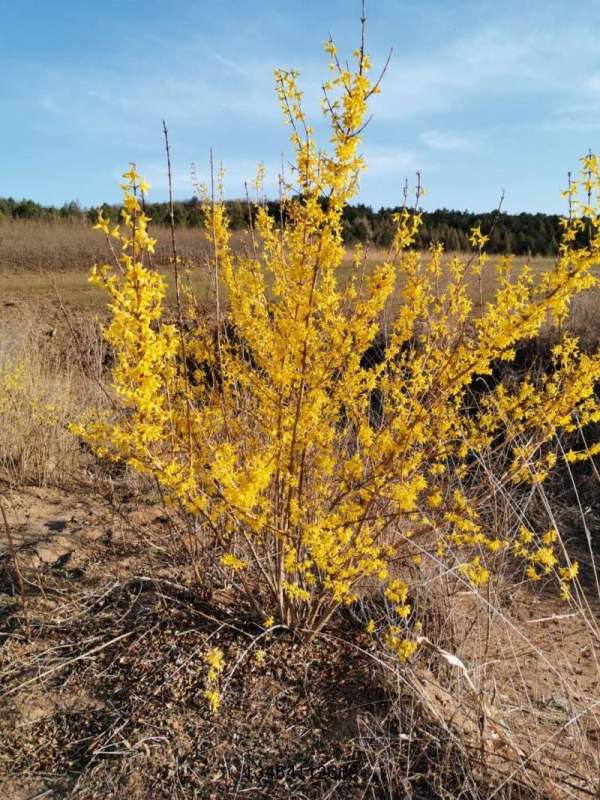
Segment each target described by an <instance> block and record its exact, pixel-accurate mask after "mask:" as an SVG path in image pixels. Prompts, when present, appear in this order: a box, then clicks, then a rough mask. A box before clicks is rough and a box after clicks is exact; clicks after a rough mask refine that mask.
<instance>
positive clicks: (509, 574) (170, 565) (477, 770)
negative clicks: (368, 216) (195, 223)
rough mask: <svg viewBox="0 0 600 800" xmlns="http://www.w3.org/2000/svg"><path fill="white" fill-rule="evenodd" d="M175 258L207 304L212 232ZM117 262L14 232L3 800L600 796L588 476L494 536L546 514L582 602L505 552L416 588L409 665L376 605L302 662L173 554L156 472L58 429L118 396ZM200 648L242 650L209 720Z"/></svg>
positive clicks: (85, 243)
mask: <svg viewBox="0 0 600 800" xmlns="http://www.w3.org/2000/svg"><path fill="white" fill-rule="evenodd" d="M158 239H159V243H160V244H159V247H158V253H157V256H156V259H155V263H156V265H157V266H158V267H159V268H161V269H163V270H164V271H165V274H167V276H168V280H169V281H170V284H169V286H170V292H169V296H168V302H169V303H172V302H173V281H172V276H171V275H170V271H169V268H168V266H167V264H168V253H169V251H168V232H167V231H163V230H160V231H158ZM245 246H247V241H246V240H245V239H244V237H243V236H241V235H240V236H239V237H238V239H237V242H236V247H238V248H240V249H243V248H244V247H245ZM178 247H179V252H180V254H181V256H182V258H183V260H184V263H185V264H186V266H187V267H188V268H189V275H190V280H191V282H192V285H193V287H194V289H195V291H196V292H197V294H198V295H199V296H200V298H201V299H202V297H206V298H208V297H209V295H210V292H211V285H210V280H209V277H208V274H207V271H206V267H205V253H206V251H205V245H204V244H202V240H201V235H200V233H199V232H198V231H189V230H185V231H178ZM383 255H384V254H382V253H378V252H374V253H371V254H370V256H369V258H370V259H372V260H373V261H376V260H377V259H380V258H381V257H382V256H383ZM105 257H106V251H105V246H104V243H103V240H102V237H101V236H100V235H99V234H98V233H97V232H90V231H89V230H88V228H87V227H81V226H78V225H70V224H65V225H58V226H51V225H47V224H41V223H40V224H37V223H11V224H10V225H6V224H5V225H1V226H0V376H2V369H3V367H6V365H8V364H10V365H15V364H19V365H21V369H22V379H21V380H20V383H19V389H18V392H17V393H16V394H15V398H16V399H15V400H14V401H13V402H12V403H9V404H7V405H4V406H0V503H1V505H2V512H3V516H2V517H0V796H1V797H6V798H10V800H33V799H34V798H39V799H40V800H41V798H48V799H49V798H62V797H69V798H78V799H80V800H90V799H91V798H105V797H112V798H128V799H129V800H145V798H152V799H153V800H154V798H171V797H175V798H181V800H183V798H192V797H198V798H215V800H217V798H218V799H219V800H220V798H248V799H249V800H255V799H257V800H258V798H265V800H266V799H267V798H292V797H293V798H332V799H333V798H352V799H355V800H358V799H359V798H388V799H389V800H392V798H414V800H417V799H419V800H426V799H428V798H445V799H446V800H451V798H456V799H457V800H458V798H464V799H465V800H475V798H480V799H481V800H484V799H485V798H489V799H490V800H491V799H492V798H499V799H502V800H545V799H546V798H548V800H559V798H560V800H562V799H563V798H579V799H580V800H584V798H594V797H596V798H597V797H600V625H599V621H600V615H599V614H600V587H599V584H598V571H597V561H598V553H599V551H598V536H599V535H600V474H599V473H598V469H597V466H596V464H595V463H594V462H593V461H592V462H591V463H590V464H587V465H584V466H581V465H577V467H578V468H577V469H575V468H573V469H571V468H563V469H562V471H560V472H559V474H558V475H557V476H556V477H555V478H552V479H551V480H550V481H549V482H548V483H547V484H545V485H544V486H543V487H542V486H538V487H535V488H534V489H532V490H531V493H530V494H529V495H523V494H515V495H514V496H502V495H499V496H497V497H494V499H493V502H494V503H495V519H496V524H497V526H498V529H499V530H501V529H502V526H503V525H504V524H506V520H507V519H508V518H509V517H510V516H511V514H513V513H516V512H519V511H520V508H521V506H522V510H523V512H524V513H525V512H526V513H527V515H528V517H529V518H530V519H533V520H536V519H538V520H542V519H548V518H550V519H552V520H553V522H554V524H555V525H556V528H557V530H558V531H559V532H560V535H561V539H562V541H563V542H564V543H565V545H568V546H569V548H570V552H573V553H574V554H575V555H576V556H577V558H578V560H579V562H580V563H581V565H582V566H581V574H580V576H579V578H578V580H577V581H576V585H575V589H574V592H573V597H572V599H571V600H570V601H569V602H563V601H561V600H560V599H559V597H558V594H557V591H556V588H555V586H554V585H551V583H550V581H549V580H546V579H544V580H541V581H540V582H538V583H536V584H531V583H526V582H525V581H524V580H523V578H522V575H521V574H519V573H517V571H516V570H515V569H514V567H513V566H511V564H509V563H506V564H503V563H501V564H500V568H499V569H498V571H497V574H496V575H494V577H493V579H492V580H491V581H490V583H489V584H488V585H487V586H484V587H480V588H476V587H473V586H471V585H470V584H469V583H468V582H467V581H466V580H465V579H464V577H461V575H460V573H459V572H457V571H452V570H446V569H445V567H443V565H442V564H441V563H439V564H436V563H432V564H431V565H430V566H429V567H428V568H427V569H424V570H423V572H422V573H421V577H420V579H419V581H418V582H417V583H416V585H415V589H414V597H412V598H411V599H412V602H413V605H414V608H415V610H416V616H417V618H418V619H419V620H420V621H421V623H422V624H423V629H424V631H426V633H427V637H426V639H424V640H423V642H422V646H421V647H420V648H419V651H418V652H417V655H416V656H415V657H414V659H412V660H411V661H410V662H408V663H407V664H403V665H400V666H398V665H397V664H396V663H395V662H394V661H393V659H391V658H389V657H388V656H386V655H385V654H384V653H383V652H382V649H381V648H380V647H379V645H378V643H377V641H376V640H374V639H373V638H372V637H371V636H369V635H367V634H366V633H365V622H366V620H367V619H369V618H370V617H371V616H374V615H376V614H384V615H385V613H386V609H385V607H384V606H383V605H382V603H383V601H382V598H381V597H380V596H378V595H376V594H373V595H372V596H369V595H368V594H367V595H365V596H364V597H362V598H361V600H360V601H357V602H356V603H353V604H352V605H350V606H348V607H347V608H346V609H345V611H344V613H343V614H342V615H341V617H340V618H339V619H338V620H337V621H336V622H335V624H332V625H330V626H328V627H327V628H326V629H325V630H324V631H323V633H322V635H321V636H319V637H318V638H317V639H316V640H315V643H314V645H313V647H312V648H311V649H310V651H309V652H307V651H306V650H305V649H303V648H302V647H301V646H300V645H299V643H298V642H297V641H296V640H295V639H294V637H293V636H292V635H291V634H290V633H289V631H287V630H285V629H284V628H282V627H280V628H278V629H274V630H272V631H271V630H269V629H267V628H264V627H263V626H262V625H261V624H260V622H259V621H257V620H256V619H255V618H254V617H253V615H252V613H251V609H243V608H242V609H240V608H239V606H237V605H235V604H234V602H233V599H232V596H231V594H230V593H229V592H228V590H227V587H223V586H220V585H218V584H216V583H211V578H210V575H209V574H208V573H207V572H206V571H205V565H204V561H203V557H202V553H200V552H199V553H198V554H197V558H196V560H195V561H194V562H193V563H190V562H189V560H188V559H187V558H184V557H183V556H182V548H181V544H180V543H181V542H182V541H183V540H185V539H186V537H188V538H189V537H193V535H194V529H193V525H192V523H191V522H190V520H189V519H187V518H186V517H185V516H183V515H180V514H177V513H176V512H175V511H174V510H173V509H172V508H169V507H166V506H165V505H164V503H163V502H162V498H161V494H160V492H159V491H157V489H156V486H155V485H154V484H153V483H152V481H151V480H149V479H144V478H141V477H139V476H136V475H134V474H133V473H131V472H130V471H129V470H128V469H125V468H123V467H121V466H119V465H118V464H114V463H112V462H108V461H105V460H103V459H101V458H98V457H96V456H94V455H93V454H92V453H91V451H90V450H89V448H87V447H86V446H84V445H83V444H82V442H81V441H79V440H78V439H77V438H76V437H74V436H73V435H72V434H71V433H69V431H68V430H67V425H68V423H69V422H70V421H72V420H73V419H75V418H81V417H82V416H85V414H86V412H87V410H88V409H91V408H95V409H97V408H109V407H110V404H111V402H112V399H113V398H112V395H111V388H110V381H109V376H108V371H109V369H110V365H111V354H110V352H109V350H108V349H107V347H106V345H105V344H103V342H102V339H101V336H100V333H99V320H100V321H101V320H102V319H104V318H105V298H104V297H103V295H102V294H101V293H100V292H99V291H98V290H97V289H95V288H93V287H91V286H90V285H89V283H88V281H87V277H88V270H89V266H90V264H91V263H92V262H95V261H103V260H104V259H105ZM522 261H523V260H522V259H518V260H517V262H520V263H522ZM349 263H350V262H348V269H349ZM532 266H533V269H534V270H535V271H536V272H538V273H541V272H543V271H544V270H546V269H549V268H551V267H552V264H551V262H550V261H548V260H546V259H535V260H534V261H533V262H532ZM493 289H494V287H493V285H490V284H487V285H486V287H485V295H486V296H489V295H490V294H491V293H492V292H493ZM598 307H599V306H598V299H597V297H596V296H595V295H590V296H588V297H587V298H585V300H581V301H579V302H578V304H577V305H576V306H575V308H574V310H573V318H572V320H571V324H572V325H573V327H574V328H576V329H577V330H578V331H580V332H581V333H582V334H583V337H584V340H585V341H586V342H587V345H588V346H589V347H594V346H595V345H596V344H597V342H598V339H599V338H600V324H599V323H598V320H597V310H598ZM490 469H491V468H490ZM488 477H489V476H488ZM482 480H483V477H482ZM503 558H504V557H503V556H500V557H499V559H500V561H502V559H503ZM434 585H435V587H436V588H435V591H432V590H431V587H432V586H434ZM209 644H210V645H213V646H214V645H215V644H217V645H218V646H219V647H220V648H221V649H222V650H224V651H225V653H226V661H227V663H226V668H225V671H224V673H223V675H224V677H223V680H222V688H223V691H222V710H221V712H220V714H219V715H218V717H216V718H215V717H214V716H212V715H211V714H210V712H209V710H208V709H207V706H206V703H205V701H204V700H203V696H202V694H203V686H204V680H205V673H206V666H205V664H204V662H203V656H202V654H203V653H204V651H205V649H206V647H207V646H208V645H209Z"/></svg>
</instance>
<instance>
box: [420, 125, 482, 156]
mask: <svg viewBox="0 0 600 800" xmlns="http://www.w3.org/2000/svg"><path fill="white" fill-rule="evenodd" d="M421 141H422V142H423V144H424V145H426V146H427V147H431V148H432V149H433V150H453V151H456V152H467V151H469V150H472V149H473V147H474V146H475V143H476V142H475V139H474V138H473V137H472V136H471V137H469V136H466V135H464V134H459V133H453V132H452V131H440V130H430V131H424V132H423V133H422V134H421Z"/></svg>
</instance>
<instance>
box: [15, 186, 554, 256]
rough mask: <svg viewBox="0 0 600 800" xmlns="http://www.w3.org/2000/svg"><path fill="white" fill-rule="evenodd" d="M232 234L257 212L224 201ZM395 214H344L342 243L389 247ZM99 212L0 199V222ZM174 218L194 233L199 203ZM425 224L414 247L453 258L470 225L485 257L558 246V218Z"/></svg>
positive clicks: (432, 218) (465, 214)
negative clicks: (434, 248)
mask: <svg viewBox="0 0 600 800" xmlns="http://www.w3.org/2000/svg"><path fill="white" fill-rule="evenodd" d="M226 205H227V209H228V212H229V219H230V224H231V228H232V229H233V230H240V229H244V228H246V227H247V225H248V222H249V220H250V219H251V218H252V216H253V215H254V213H255V207H254V206H252V205H248V203H246V202H245V201H241V200H229V201H226ZM267 208H268V211H269V213H270V214H272V215H273V216H274V217H276V218H279V216H280V208H279V203H278V202H276V201H267ZM100 209H102V211H103V213H104V216H105V217H107V218H109V219H112V220H116V219H117V218H118V216H119V212H120V206H118V205H109V204H107V203H104V204H103V205H102V206H100ZM146 209H147V213H148V215H149V216H150V217H151V218H152V222H153V224H155V225H168V224H169V222H170V215H169V205H168V203H148V204H147V206H146ZM398 210H399V209H398V208H383V207H382V208H380V209H379V210H378V211H375V210H374V209H373V208H372V207H371V206H368V205H365V204H362V203H358V204H355V205H349V206H347V207H346V208H345V209H344V214H343V234H344V241H345V242H346V243H347V244H349V245H352V244H355V243H357V242H363V243H370V244H372V245H374V246H376V247H388V246H389V245H390V243H391V241H392V238H393V235H394V222H393V214H394V213H395V212H396V211H398ZM98 211H99V208H82V207H81V206H80V205H79V204H78V203H75V202H71V203H66V204H65V205H63V206H61V207H57V206H43V205H41V204H39V203H36V202H34V201H33V200H15V199H14V198H12V197H8V198H0V221H2V219H37V220H46V221H55V220H56V221H59V220H82V221H94V220H95V219H96V216H97V214H98ZM173 214H174V219H175V225H176V226H178V227H196V226H199V225H200V222H201V219H202V209H201V205H200V202H199V200H198V198H195V197H194V198H191V199H190V200H181V201H177V202H175V204H174V208H173ZM422 219H423V223H422V225H421V228H420V230H419V234H418V236H417V240H416V247H418V248H420V249H426V248H427V247H429V245H430V244H432V243H435V242H441V243H442V244H443V245H444V247H445V249H446V250H448V251H451V252H454V251H464V250H468V249H469V241H468V240H469V233H470V231H471V228H472V227H473V226H474V225H480V226H481V230H482V232H483V233H484V234H486V235H489V237H490V240H489V242H488V244H487V245H486V250H487V251H488V252H489V253H495V254H501V253H514V254H515V255H528V254H530V255H543V256H552V255H554V254H555V253H556V251H557V247H558V242H559V240H560V232H561V229H560V216H559V215H557V214H542V213H536V214H530V213H525V212H523V213H521V214H507V213H504V212H502V213H498V212H496V211H492V212H484V213H474V212H471V211H455V210H450V209H446V208H441V209H438V210H436V211H424V212H423V215H422Z"/></svg>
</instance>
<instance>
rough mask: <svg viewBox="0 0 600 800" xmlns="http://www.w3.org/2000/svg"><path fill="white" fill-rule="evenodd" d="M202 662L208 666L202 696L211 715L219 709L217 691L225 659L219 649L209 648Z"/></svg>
mask: <svg viewBox="0 0 600 800" xmlns="http://www.w3.org/2000/svg"><path fill="white" fill-rule="evenodd" d="M204 662H205V663H206V664H208V673H207V675H206V688H205V689H204V692H203V696H204V698H205V699H206V700H207V701H208V705H209V707H210V710H211V711H212V713H213V714H216V713H217V711H218V710H219V708H220V707H221V692H220V689H219V681H220V675H221V673H222V672H223V668H224V666H225V658H224V656H223V651H222V650H221V648H220V647H211V648H210V649H209V650H207V651H206V653H205V654H204Z"/></svg>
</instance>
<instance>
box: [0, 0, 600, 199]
mask: <svg viewBox="0 0 600 800" xmlns="http://www.w3.org/2000/svg"><path fill="white" fill-rule="evenodd" d="M0 12H1V18H2V24H1V27H0V98H1V101H2V124H1V125H0V152H1V153H2V159H1V160H0V196H8V195H12V196H14V197H19V198H20V197H31V198H33V199H35V200H38V201H40V202H43V203H54V204H62V203H63V202H65V201H69V200H73V199H75V200H78V201H80V202H81V203H82V204H84V205H96V204H98V203H100V202H101V201H103V200H108V201H113V200H116V199H118V188H117V186H116V184H117V183H118V178H119V174H120V172H122V171H123V170H124V168H126V167H127V164H128V162H129V161H132V160H135V161H136V162H137V164H138V165H139V168H140V170H141V171H142V172H144V173H145V174H146V175H147V176H148V179H149V180H150V182H151V183H152V184H153V191H152V194H151V197H152V198H155V199H162V198H164V196H165V189H166V180H165V174H164V173H165V170H164V163H163V162H164V156H163V150H162V138H161V119H162V118H163V117H165V118H166V120H167V123H168V125H169V129H170V134H171V143H172V148H173V158H174V163H175V168H174V176H175V193H176V195H177V197H180V198H184V197H189V196H191V195H192V193H193V189H192V183H191V178H190V164H191V163H192V162H194V163H195V164H196V165H197V170H198V173H199V175H200V177H201V178H202V177H203V176H205V175H206V166H207V163H208V152H209V148H210V147H211V146H212V147H213V149H214V152H215V157H216V159H218V160H220V161H222V162H223V164H224V166H225V168H226V191H227V194H228V195H229V196H231V197H235V196H240V195H241V194H242V193H243V183H244V180H251V179H252V177H253V176H254V174H255V165H256V163H257V162H258V161H260V160H262V161H263V162H264V163H265V164H266V167H267V170H268V174H269V175H270V178H271V181H272V183H271V184H270V185H271V186H274V185H275V180H276V173H277V169H278V164H279V163H280V162H281V155H282V153H286V152H287V129H286V128H285V127H284V126H283V125H282V124H281V121H280V113H279V109H278V106H277V101H276V98H275V95H274V92H273V77H272V71H273V68H274V67H277V66H280V67H297V68H298V69H300V70H301V72H302V79H301V80H302V83H303V88H304V89H305V92H306V102H307V108H308V110H309V112H312V114H313V116H314V119H315V121H318V119H319V115H320V110H319V91H320V89H319V87H320V82H321V81H322V80H323V79H324V78H325V77H326V74H327V69H326V55H325V54H324V52H323V50H322V43H323V41H324V40H325V39H326V37H327V35H328V32H329V31H331V33H332V34H333V36H334V39H335V40H336V43H337V44H338V48H339V49H340V50H341V51H346V52H348V53H349V52H350V51H351V50H352V49H354V47H355V46H356V43H357V41H358V34H359V28H358V16H359V2H358V0H328V2H323V0H303V2H292V1H291V0H279V1H278V2H274V0H210V1H209V0H144V1H143V2H141V1H140V0H120V1H119V2H115V0H103V2H101V3H98V2H92V1H91V0H69V1H68V2H67V0H35V1H34V0H19V2H14V0H0ZM367 15H368V23H367V49H368V50H369V51H370V53H371V55H372V57H373V60H374V64H375V67H377V66H380V65H381V64H382V63H383V61H384V60H385V57H386V55H387V51H388V49H389V48H390V47H393V49H394V53H393V56H392V61H391V65H390V67H389V69H388V72H387V74H386V77H385V79H384V83H383V86H382V93H381V95H380V96H379V97H377V98H376V101H375V102H374V103H373V106H372V111H373V114H374V118H373V121H372V122H371V124H370V125H369V127H368V129H367V130H366V132H365V136H364V143H363V147H362V150H363V152H364V155H365V158H366V161H367V164H368V165H369V170H368V172H367V173H366V175H365V177H364V179H363V181H362V185H361V194H360V198H359V199H360V200H362V201H364V202H367V203H370V204H372V205H373V206H375V207H379V206H380V205H394V204H396V203H398V202H399V201H400V196H401V187H402V183H403V180H404V177H405V176H409V178H410V179H411V180H412V176H413V175H414V172H415V170H416V169H420V170H421V171H422V173H423V183H424V184H425V186H426V187H427V189H428V192H429V194H428V196H427V197H426V198H425V201H424V205H425V207H426V208H430V209H432V208H437V207H442V206H446V207H451V208H459V209H465V208H467V209H473V210H477V211H482V210H489V209H492V208H494V207H495V206H496V204H497V202H498V199H499V196H500V193H501V191H502V190H503V189H504V190H505V192H506V200H505V206H504V207H505V209H506V210H508V211H510V212H518V211H537V210H540V211H561V210H563V202H562V200H561V199H560V196H559V192H560V189H561V188H562V187H563V186H564V183H565V176H566V173H567V170H569V169H574V168H576V167H577V159H578V157H579V156H580V155H582V154H583V153H584V152H586V151H587V149H588V148H589V147H591V148H592V149H596V148H600V142H599V139H600V39H599V38H598V33H599V32H600V0H578V1H577V2H567V1H566V0H529V2H528V1H527V0H518V2H517V1H516V0H504V2H499V1H498V0H494V2H488V0H370V2H368V4H367ZM267 186H269V184H267Z"/></svg>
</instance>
